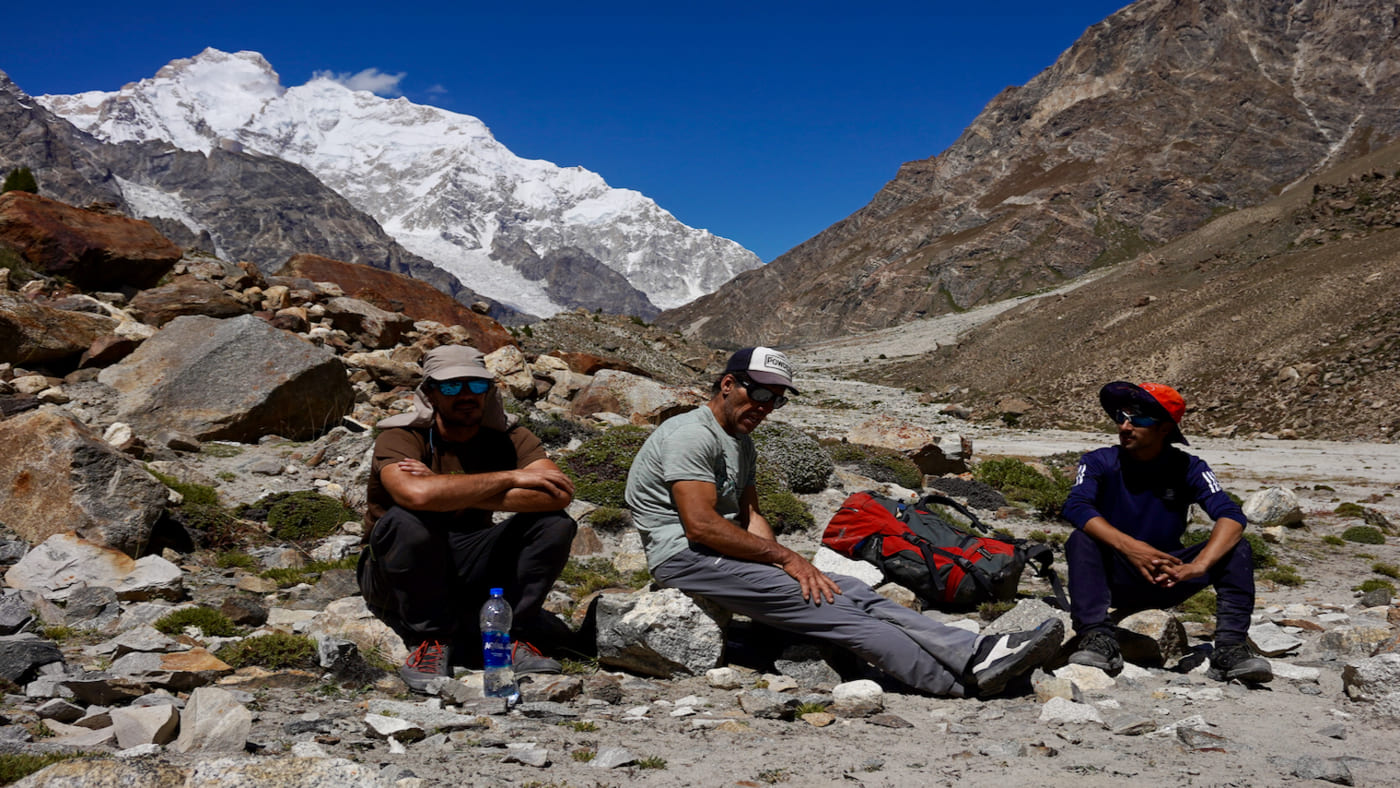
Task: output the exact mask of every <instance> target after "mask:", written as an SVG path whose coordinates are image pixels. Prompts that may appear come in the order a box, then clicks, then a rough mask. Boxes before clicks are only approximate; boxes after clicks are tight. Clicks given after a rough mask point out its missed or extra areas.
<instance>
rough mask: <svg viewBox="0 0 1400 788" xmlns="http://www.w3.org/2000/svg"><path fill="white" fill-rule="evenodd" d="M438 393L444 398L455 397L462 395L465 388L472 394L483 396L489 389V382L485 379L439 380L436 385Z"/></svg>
mask: <svg viewBox="0 0 1400 788" xmlns="http://www.w3.org/2000/svg"><path fill="white" fill-rule="evenodd" d="M436 385H437V390H438V393H440V394H442V395H443V396H444V397H455V396H457V395H458V394H461V393H462V389H463V388H465V389H466V390H467V391H470V392H471V393H473V394H485V393H486V392H487V391H489V390H490V389H491V381H489V380H486V379H485V378H468V379H467V380H439V381H437V383H436Z"/></svg>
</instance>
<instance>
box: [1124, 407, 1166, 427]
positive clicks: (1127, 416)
mask: <svg viewBox="0 0 1400 788" xmlns="http://www.w3.org/2000/svg"><path fill="white" fill-rule="evenodd" d="M1125 421H1126V422H1129V423H1131V424H1132V425H1133V426H1134V427H1151V426H1152V425H1154V424H1160V423H1161V422H1162V420H1161V419H1159V418H1157V417H1156V416H1148V415H1146V414H1144V413H1136V412H1134V411H1131V410H1122V409H1119V410H1115V411H1114V412H1113V423H1114V424H1122V423H1123V422H1125Z"/></svg>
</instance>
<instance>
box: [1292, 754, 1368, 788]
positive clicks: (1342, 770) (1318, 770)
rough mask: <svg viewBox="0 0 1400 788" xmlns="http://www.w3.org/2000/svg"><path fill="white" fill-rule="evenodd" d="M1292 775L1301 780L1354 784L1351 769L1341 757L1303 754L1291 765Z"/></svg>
mask: <svg viewBox="0 0 1400 788" xmlns="http://www.w3.org/2000/svg"><path fill="white" fill-rule="evenodd" d="M1293 776H1294V777H1297V778H1299V779H1302V780H1323V781H1324V782H1329V783H1334V784H1336V785H1355V783H1354V782H1352V778H1351V769H1348V768H1347V764H1346V761H1344V760H1342V759H1341V758H1315V757H1312V756H1305V757H1302V758H1299V759H1298V763H1297V764H1296V765H1295V766H1294V767H1293Z"/></svg>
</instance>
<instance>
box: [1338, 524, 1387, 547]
mask: <svg viewBox="0 0 1400 788" xmlns="http://www.w3.org/2000/svg"><path fill="white" fill-rule="evenodd" d="M1342 538H1343V539H1345V540H1347V541H1348V542H1356V543H1357V544H1385V535H1384V534H1382V533H1381V532H1380V529H1378V528H1373V527H1371V526H1369V525H1353V526H1352V527H1350V528H1348V529H1346V530H1345V531H1342Z"/></svg>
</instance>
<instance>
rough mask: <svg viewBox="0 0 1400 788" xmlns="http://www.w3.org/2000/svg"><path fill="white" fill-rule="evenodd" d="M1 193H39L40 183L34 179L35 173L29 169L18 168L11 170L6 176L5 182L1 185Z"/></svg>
mask: <svg viewBox="0 0 1400 788" xmlns="http://www.w3.org/2000/svg"><path fill="white" fill-rule="evenodd" d="M0 192H29V193H30V194H38V193H39V182H38V181H37V180H35V179H34V172H33V170H30V169H29V168H28V167H16V168H14V169H13V170H10V173H9V174H8V175H6V176H5V182H4V183H3V184H0Z"/></svg>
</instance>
